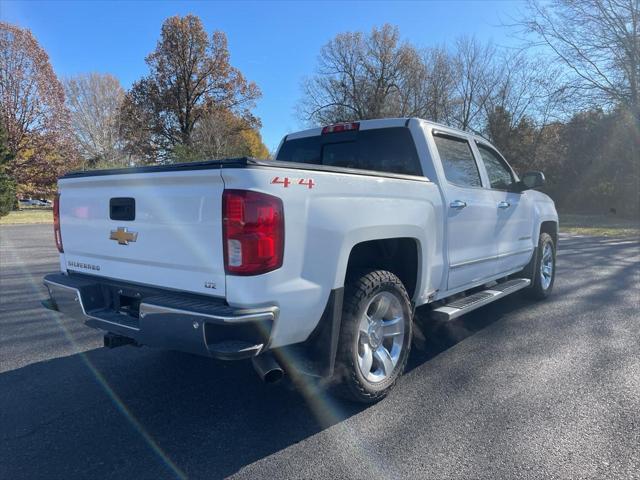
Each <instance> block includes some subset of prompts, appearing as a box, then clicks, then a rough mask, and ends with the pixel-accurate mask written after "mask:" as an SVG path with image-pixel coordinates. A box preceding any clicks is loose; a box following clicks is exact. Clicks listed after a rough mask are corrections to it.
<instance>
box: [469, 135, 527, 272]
mask: <svg viewBox="0 0 640 480" xmlns="http://www.w3.org/2000/svg"><path fill="white" fill-rule="evenodd" d="M476 145H477V147H478V151H479V153H480V156H481V157H482V161H483V163H484V168H485V170H486V172H487V177H488V180H489V187H490V189H491V192H492V194H493V198H494V201H495V205H496V213H497V230H496V242H497V244H498V273H506V272H510V271H513V270H516V269H518V268H521V267H524V266H525V265H526V264H527V263H528V262H529V259H530V258H531V254H532V252H533V239H532V230H533V228H532V225H533V206H532V205H531V204H530V202H528V201H527V200H528V199H527V197H526V193H518V192H514V191H512V186H513V184H514V183H515V182H516V181H517V178H516V176H515V174H514V173H513V171H512V170H511V167H509V165H508V164H507V162H506V161H505V160H504V158H502V156H501V155H500V154H499V153H498V152H497V151H496V150H494V149H493V148H491V147H490V146H489V145H486V144H483V143H480V142H476Z"/></svg>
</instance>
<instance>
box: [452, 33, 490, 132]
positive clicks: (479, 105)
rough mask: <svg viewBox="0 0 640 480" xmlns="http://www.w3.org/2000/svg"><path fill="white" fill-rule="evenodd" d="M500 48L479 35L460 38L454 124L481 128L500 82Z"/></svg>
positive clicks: (466, 127)
mask: <svg viewBox="0 0 640 480" xmlns="http://www.w3.org/2000/svg"><path fill="white" fill-rule="evenodd" d="M495 56H496V49H495V47H494V46H493V45H491V44H487V45H482V44H481V43H480V42H479V41H478V40H476V39H475V38H469V37H461V38H459V39H458V40H457V41H456V53H455V57H454V62H455V76H456V78H457V83H456V87H455V92H456V99H455V103H456V106H455V110H454V114H453V120H454V125H455V126H456V127H458V128H460V129H462V130H473V131H479V130H480V129H481V128H482V127H481V126H482V124H483V122H484V118H483V114H484V112H485V106H486V103H487V102H488V100H489V98H490V97H491V94H492V93H493V91H494V89H495V88H496V86H497V84H498V79H499V75H498V72H497V69H496V65H495V63H494V61H493V60H494V58H495Z"/></svg>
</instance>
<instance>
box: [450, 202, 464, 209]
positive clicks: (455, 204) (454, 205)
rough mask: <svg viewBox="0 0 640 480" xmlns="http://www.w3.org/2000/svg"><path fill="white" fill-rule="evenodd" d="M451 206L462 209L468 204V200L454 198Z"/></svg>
mask: <svg viewBox="0 0 640 480" xmlns="http://www.w3.org/2000/svg"><path fill="white" fill-rule="evenodd" d="M449 206H450V207H451V208H455V209H456V210H462V209H463V208H464V207H466V206H467V202H463V201H462V200H454V201H453V202H451V203H450V204H449Z"/></svg>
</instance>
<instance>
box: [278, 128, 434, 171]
mask: <svg viewBox="0 0 640 480" xmlns="http://www.w3.org/2000/svg"><path fill="white" fill-rule="evenodd" d="M276 160H279V161H281V162H297V163H310V164H313V165H326V166H331V167H343V168H356V169H361V170H375V171H379V172H389V173H400V174H404V175H422V169H421V168H420V161H419V160H418V154H417V152H416V147H415V145H414V143H413V138H411V133H410V132H409V129H408V128H404V127H397V128H377V129H372V130H362V131H347V132H338V133H327V134H325V135H319V136H315V137H305V138H297V139H293V140H286V141H285V142H284V144H283V145H282V147H281V148H280V151H279V152H278V156H277V158H276Z"/></svg>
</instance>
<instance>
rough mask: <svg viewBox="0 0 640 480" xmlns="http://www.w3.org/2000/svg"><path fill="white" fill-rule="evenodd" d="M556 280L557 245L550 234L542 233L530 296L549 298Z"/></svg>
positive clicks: (529, 291)
mask: <svg viewBox="0 0 640 480" xmlns="http://www.w3.org/2000/svg"><path fill="white" fill-rule="evenodd" d="M555 279H556V245H555V243H554V242H553V238H551V235H549V234H548V233H541V234H540V239H539V240H538V255H537V258H536V263H535V265H534V266H533V277H532V279H531V288H530V289H529V290H528V293H529V296H530V297H532V298H535V299H543V298H547V297H548V296H549V294H550V293H551V291H552V290H553V283H554V281H555Z"/></svg>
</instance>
